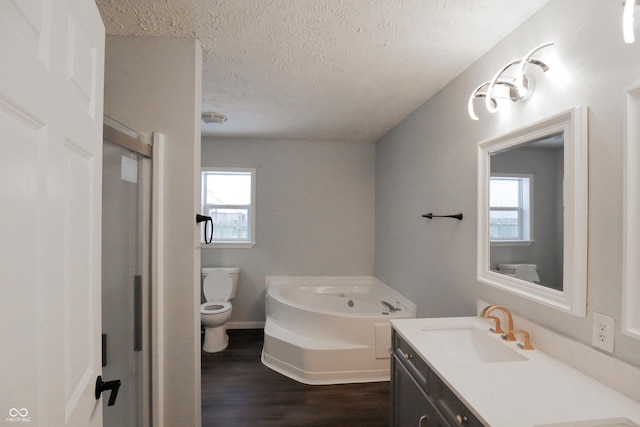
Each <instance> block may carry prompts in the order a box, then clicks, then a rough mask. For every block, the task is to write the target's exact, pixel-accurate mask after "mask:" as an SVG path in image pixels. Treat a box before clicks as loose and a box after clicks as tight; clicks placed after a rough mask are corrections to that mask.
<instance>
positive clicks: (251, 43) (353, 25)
mask: <svg viewBox="0 0 640 427" xmlns="http://www.w3.org/2000/svg"><path fill="white" fill-rule="evenodd" d="M548 1H549V0H526V1H514V0H489V1H487V0H96V3H97V5H98V7H99V9H100V12H101V15H102V18H103V20H104V23H105V26H106V29H107V34H116V35H136V36H170V37H195V38H197V39H198V40H200V43H201V44H202V48H203V52H204V64H203V93H202V111H203V112H205V111H215V112H220V113H223V114H225V115H227V116H228V120H227V122H225V123H224V124H222V125H219V126H217V125H207V126H205V125H203V128H202V131H203V135H216V136H235V137H256V138H287V139H307V140H336V141H375V140H377V139H379V138H380V137H382V136H383V135H384V134H385V133H387V132H388V131H389V130H390V129H391V128H392V127H393V126H395V125H396V124H397V123H398V122H400V121H401V120H402V119H404V118H405V117H406V116H407V115H409V114H410V113H411V112H413V111H414V110H415V109H416V108H418V107H419V106H420V105H421V104H422V103H424V102H425V101H426V100H427V99H429V98H430V97H431V96H433V95H434V94H435V93H436V92H438V91H439V90H440V89H441V88H442V87H443V86H445V85H446V84H447V83H448V82H450V81H451V80H452V79H453V78H455V77H456V76H457V75H458V74H460V73H461V72H462V71H463V70H464V69H465V68H467V67H468V66H469V65H470V64H471V63H473V62H474V61H475V60H476V59H478V58H479V57H480V56H482V55H483V54H484V53H485V52H486V51H488V50H489V49H490V48H491V47H493V46H494V45H495V44H496V43H497V42H498V41H500V40H501V39H503V38H504V37H505V36H506V35H507V34H509V33H510V32H511V31H513V30H514V29H515V28H516V27H517V26H518V25H520V24H521V23H522V22H524V21H525V20H526V19H527V18H528V17H529V16H531V15H532V14H533V13H534V12H536V11H537V10H538V9H540V8H541V7H542V6H543V5H544V4H546V3H547V2H548ZM460 114H465V112H464V111H462V112H460Z"/></svg>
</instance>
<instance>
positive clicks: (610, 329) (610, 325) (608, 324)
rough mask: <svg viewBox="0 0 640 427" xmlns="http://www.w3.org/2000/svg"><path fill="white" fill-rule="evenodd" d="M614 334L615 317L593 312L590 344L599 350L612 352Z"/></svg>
mask: <svg viewBox="0 0 640 427" xmlns="http://www.w3.org/2000/svg"><path fill="white" fill-rule="evenodd" d="M615 335H616V319H614V318H613V317H611V316H605V315H604V314H600V313H595V312H594V313H593V335H592V337H591V344H592V345H593V346H594V347H598V348H599V349H601V350H604V351H607V352H609V353H613V343H614V337H615Z"/></svg>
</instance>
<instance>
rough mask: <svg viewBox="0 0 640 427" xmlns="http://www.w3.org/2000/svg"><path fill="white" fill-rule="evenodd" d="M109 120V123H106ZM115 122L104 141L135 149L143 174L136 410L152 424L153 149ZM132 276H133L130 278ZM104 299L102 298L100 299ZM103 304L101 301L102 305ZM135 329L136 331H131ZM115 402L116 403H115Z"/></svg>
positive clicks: (105, 127) (106, 126)
mask: <svg viewBox="0 0 640 427" xmlns="http://www.w3.org/2000/svg"><path fill="white" fill-rule="evenodd" d="M107 122H109V123H107ZM112 123H113V124H114V126H115V125H118V123H117V122H114V121H112V120H111V119H109V118H108V117H106V116H105V122H104V123H103V141H108V142H110V143H112V144H115V145H117V146H120V147H122V148H124V149H126V150H129V151H131V152H134V153H137V154H139V155H140V158H139V165H140V166H139V167H140V173H139V174H140V175H141V176H143V177H144V179H142V180H141V183H139V184H138V185H139V188H138V192H139V196H138V210H139V212H142V214H140V213H139V214H138V237H137V239H138V241H139V243H138V247H139V251H138V253H137V258H138V264H139V266H138V269H139V271H140V276H141V282H142V286H141V290H142V292H141V304H140V305H141V310H142V313H141V314H140V315H139V316H137V315H136V317H137V318H139V319H140V321H141V324H140V325H139V328H140V331H141V335H142V336H141V339H140V344H141V349H140V350H141V352H142V355H141V366H140V373H139V375H140V384H141V389H140V390H138V391H137V392H138V395H139V398H140V402H141V404H140V407H139V410H140V411H141V413H140V414H139V416H140V418H139V419H141V421H142V425H143V426H152V425H154V426H155V425H161V423H160V424H159V423H158V421H159V420H158V419H157V418H156V419H154V418H155V417H153V416H152V411H153V410H154V409H155V408H154V406H155V405H152V403H151V402H152V399H151V396H152V394H154V393H153V391H152V389H151V387H152V385H153V384H154V382H153V381H151V378H152V375H153V373H152V361H151V357H152V356H151V355H152V354H153V353H155V351H153V350H152V348H151V345H152V339H151V335H152V328H153V327H152V320H151V313H152V312H153V311H155V310H152V305H153V304H152V302H151V301H152V295H151V294H152V289H151V288H152V283H153V280H152V278H153V276H154V274H153V271H152V268H153V267H152V264H153V263H152V240H154V239H153V238H154V237H155V236H154V235H155V234H156V230H155V227H152V218H151V214H152V208H153V205H154V203H153V201H154V194H153V186H152V182H153V180H154V179H155V175H156V172H155V171H154V167H153V162H152V152H153V149H154V147H153V144H152V143H147V142H143V141H141V140H139V139H137V138H136V137H134V136H133V135H134V134H137V133H136V132H135V131H131V133H132V134H129V132H125V130H126V129H125V128H124V127H123V129H119V128H117V127H114V126H112V125H111V124H112ZM132 279H133V278H132ZM103 303H104V302H103ZM103 307H104V305H103ZM134 333H137V332H134ZM116 405H117V403H116Z"/></svg>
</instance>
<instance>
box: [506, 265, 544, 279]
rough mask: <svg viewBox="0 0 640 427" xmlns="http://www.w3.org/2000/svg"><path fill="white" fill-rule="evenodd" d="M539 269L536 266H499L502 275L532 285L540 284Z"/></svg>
mask: <svg viewBox="0 0 640 427" xmlns="http://www.w3.org/2000/svg"><path fill="white" fill-rule="evenodd" d="M537 269H538V266H537V265H535V264H498V270H499V271H500V272H501V273H504V274H507V275H509V276H514V277H515V278H517V279H520V280H524V281H526V282H531V283H540V276H538V271H537Z"/></svg>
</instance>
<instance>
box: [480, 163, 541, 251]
mask: <svg viewBox="0 0 640 427" xmlns="http://www.w3.org/2000/svg"><path fill="white" fill-rule="evenodd" d="M532 181H533V177H531V176H528V175H522V176H515V175H514V176H492V177H491V179H490V181H489V204H490V214H489V238H490V239H491V240H492V241H502V242H508V241H518V242H522V241H529V240H531V231H532V230H531V229H532V226H531V218H532V215H531V213H532V211H533V206H532V200H531V185H532Z"/></svg>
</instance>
